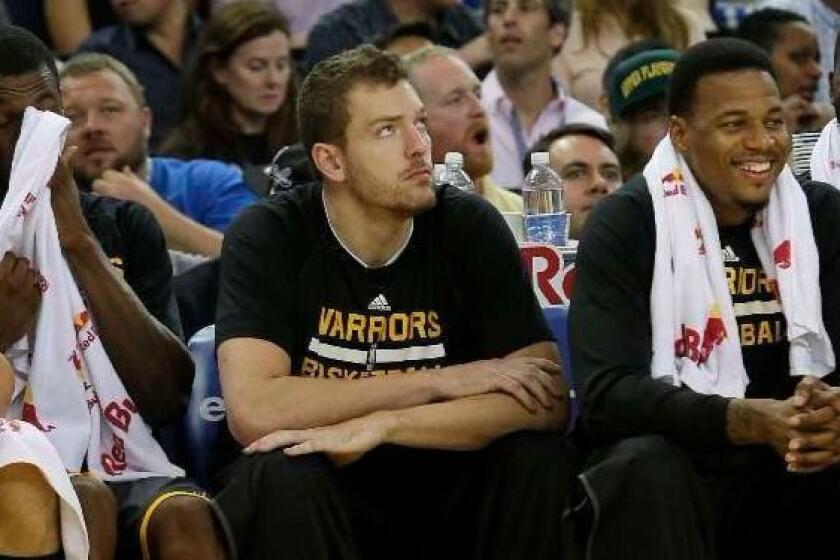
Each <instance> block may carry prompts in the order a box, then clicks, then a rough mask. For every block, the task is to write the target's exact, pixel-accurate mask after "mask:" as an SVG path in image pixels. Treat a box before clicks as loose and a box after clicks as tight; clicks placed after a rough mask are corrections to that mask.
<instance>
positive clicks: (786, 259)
mask: <svg viewBox="0 0 840 560" xmlns="http://www.w3.org/2000/svg"><path fill="white" fill-rule="evenodd" d="M790 257H791V245H790V239H785V240H784V241H782V242H781V243H779V246H778V247H776V248H775V249H773V262H774V263H776V266H778V267H779V268H782V269H788V268H790Z"/></svg>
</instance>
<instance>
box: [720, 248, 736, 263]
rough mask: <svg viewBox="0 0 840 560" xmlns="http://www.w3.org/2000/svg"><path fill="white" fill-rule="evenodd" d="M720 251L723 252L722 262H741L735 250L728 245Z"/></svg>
mask: <svg viewBox="0 0 840 560" xmlns="http://www.w3.org/2000/svg"><path fill="white" fill-rule="evenodd" d="M721 253H722V254H723V262H727V263H731V262H741V258H740V257H739V256H738V255H736V254H735V251H733V250H732V247H730V246H729V245H727V246H726V247H724V248H723V249H721Z"/></svg>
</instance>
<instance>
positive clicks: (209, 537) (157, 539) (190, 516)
mask: <svg viewBox="0 0 840 560" xmlns="http://www.w3.org/2000/svg"><path fill="white" fill-rule="evenodd" d="M146 516H147V519H146V520H145V523H143V525H141V529H140V530H141V535H140V537H141V539H142V540H143V541H144V543H143V545H144V547H145V548H147V550H150V551H156V552H158V554H153V555H152V556H153V557H168V556H169V555H168V554H165V553H163V551H168V552H174V551H179V550H202V551H203V550H206V548H207V547H208V546H210V547H213V548H219V552H220V553H221V549H222V546H221V539H220V538H219V536H218V531H217V528H216V521H215V512H214V511H213V508H212V506H211V505H210V502H209V501H208V499H207V498H205V497H204V496H200V495H189V494H187V493H179V494H177V495H172V496H169V497H166V498H165V499H163V501H161V502H159V504H158V505H157V506H156V507H155V508H154V510H152V511H149V512H147V514H146ZM217 545H218V546H217Z"/></svg>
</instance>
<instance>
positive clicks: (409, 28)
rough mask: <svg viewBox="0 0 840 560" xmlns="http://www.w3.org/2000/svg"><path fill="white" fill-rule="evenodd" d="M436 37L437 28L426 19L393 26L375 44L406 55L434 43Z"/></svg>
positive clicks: (385, 49) (383, 48)
mask: <svg viewBox="0 0 840 560" xmlns="http://www.w3.org/2000/svg"><path fill="white" fill-rule="evenodd" d="M434 38H435V30H434V28H433V27H432V26H431V25H429V24H428V23H427V22H425V21H415V22H411V23H403V24H400V25H397V26H395V27H392V28H391V29H390V30H389V31H388V32H387V33H385V34H384V35H383V36H382V37H381V38H380V39H377V40H376V42H375V43H374V45H375V46H376V47H377V48H379V49H382V50H383V51H388V52H392V53H394V54H397V55H399V56H405V55H407V54H409V53H412V52H414V51H417V50H420V49H422V48H424V47H430V46H432V45H434ZM444 48H446V47H444Z"/></svg>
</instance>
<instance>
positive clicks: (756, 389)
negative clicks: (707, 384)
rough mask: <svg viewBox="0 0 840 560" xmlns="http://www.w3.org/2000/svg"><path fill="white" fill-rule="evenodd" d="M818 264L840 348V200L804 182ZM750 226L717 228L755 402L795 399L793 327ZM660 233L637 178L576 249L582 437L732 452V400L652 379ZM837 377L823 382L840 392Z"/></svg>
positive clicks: (573, 317) (603, 208) (592, 221)
mask: <svg viewBox="0 0 840 560" xmlns="http://www.w3.org/2000/svg"><path fill="white" fill-rule="evenodd" d="M802 189H803V191H804V192H805V195H806V198H807V200H808V207H809V211H810V215H811V223H812V228H813V231H814V238H815V240H816V243H817V249H818V252H819V259H820V287H821V294H822V304H823V321H824V323H825V327H826V330H827V331H828V334H829V337H830V339H831V341H832V345H833V347H834V348H835V352H837V350H838V349H840V345H838V343H840V227H838V225H839V224H840V222H838V219H837V217H838V216H840V192H838V191H837V190H836V189H834V188H832V187H830V186H829V185H825V184H823V183H815V182H806V183H803V185H802ZM750 225H751V224H747V225H745V226H740V227H730V228H721V229H720V230H719V233H720V240H721V248H722V251H723V257H724V266H725V268H726V274H727V282H728V283H729V285H730V292H732V296H733V297H732V299H733V305H735V306H736V309H735V310H736V316H737V321H738V329H739V335H740V339H741V347H742V354H743V358H744V366H745V368H746V371H747V375H748V376H749V378H750V383H749V386H748V387H747V396H750V397H766V398H777V399H783V398H787V397H789V396H790V395H791V394H792V391H793V388H794V386H795V384H796V382H797V381H798V378H795V377H792V376H790V375H789V365H788V364H789V360H788V343H787V339H786V335H785V332H786V325H785V322H784V317H783V316H782V314H781V309H780V308H779V307H778V306H777V305H774V302H775V299H774V298H773V297H772V294H771V293H770V289H769V287H768V286H767V283H766V277H765V276H764V272H763V271H762V269H761V264H760V262H759V259H758V256H757V254H756V251H755V247H754V246H753V244H752V240H751V238H750V234H749V227H750ZM655 249H656V231H655V226H654V213H653V202H652V200H651V197H650V193H649V192H648V189H647V185H646V184H645V181H644V178H643V177H642V176H641V175H637V176H636V177H634V178H633V179H631V180H630V181H629V182H628V183H627V184H625V185H624V186H623V187H622V188H621V189H619V190H618V191H617V192H616V193H614V194H612V195H610V196H609V197H607V198H606V199H604V200H603V201H602V202H601V203H600V204H599V205H598V207H597V208H596V209H595V210H594V211H593V213H592V214H591V216H590V218H589V220H588V221H587V224H586V227H585V229H584V232H583V236H582V239H581V243H580V246H579V249H578V254H577V260H576V267H577V271H578V272H577V274H578V276H577V281H576V283H575V293H574V295H573V297H572V305H571V310H570V317H569V321H570V325H569V332H570V338H571V349H572V363H573V366H574V370H573V373H574V375H575V378H576V381H577V383H578V386H579V389H580V394H581V396H582V399H583V408H582V413H583V422H582V427H583V430H584V432H585V433H586V434H587V435H589V436H592V437H595V438H596V439H613V438H616V437H626V436H630V435H638V434H645V433H658V434H662V435H665V436H667V437H669V438H671V439H672V440H674V441H677V442H680V443H681V444H683V445H686V446H689V447H714V446H723V445H727V444H728V438H727V435H726V407H727V404H728V399H726V398H724V397H721V396H718V395H702V394H699V393H695V392H694V391H692V390H691V389H689V388H687V387H674V386H672V385H669V384H666V383H663V382H660V381H657V380H654V379H653V378H652V377H651V376H650V362H651V353H652V342H651V334H652V330H651V317H650V294H651V282H652V279H653V267H654V264H653V263H654V252H655ZM837 377H838V375H837V372H833V373H832V374H830V375H829V376H827V377H826V378H825V380H826V381H827V382H828V383H830V384H832V385H837V384H838V383H837V381H838V379H837Z"/></svg>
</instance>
